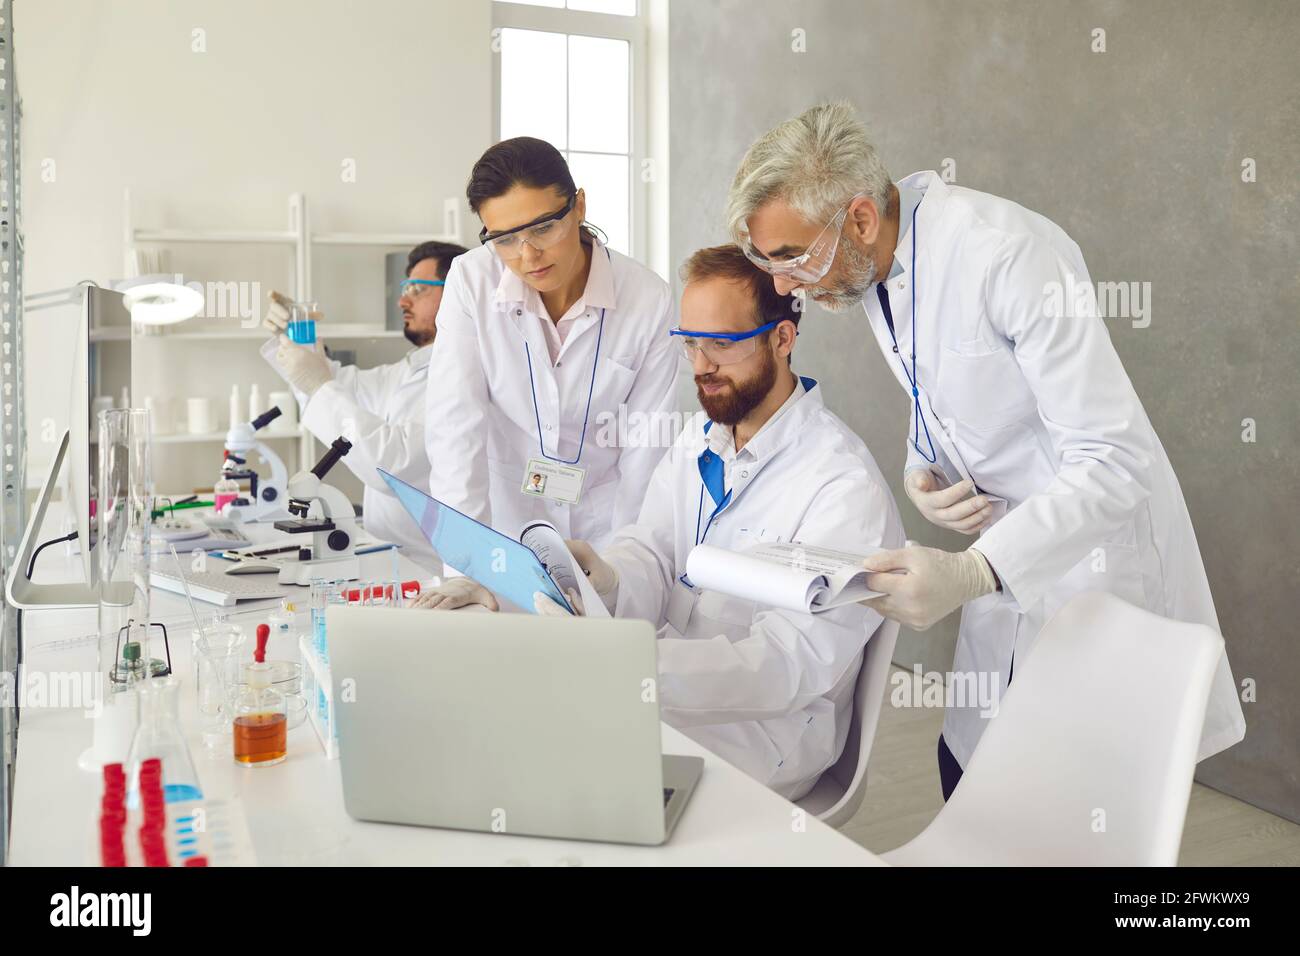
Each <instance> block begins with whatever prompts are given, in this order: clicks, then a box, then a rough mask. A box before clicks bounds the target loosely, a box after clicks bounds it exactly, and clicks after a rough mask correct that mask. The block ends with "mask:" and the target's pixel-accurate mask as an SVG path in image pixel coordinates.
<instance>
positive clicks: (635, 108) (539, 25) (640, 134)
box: [491, 0, 653, 262]
mask: <svg viewBox="0 0 1300 956" xmlns="http://www.w3.org/2000/svg"><path fill="white" fill-rule="evenodd" d="M491 2H492V52H493V56H492V135H493V141H494V142H499V141H500V140H501V52H500V36H501V34H500V31H501V30H503V29H516V30H539V31H542V32H545V33H563V34H565V35H566V36H569V35H580V36H590V37H598V38H601V39H609V40H625V41H627V44H628V131H627V135H628V152H627V158H628V163H627V175H628V184H627V187H628V192H627V194H628V200H629V202H628V205H629V208H628V249H627V254H628V255H629V256H630V257H632V258H633V259H637V260H639V261H643V262H644V261H645V260H646V257H647V256H648V255H649V253H650V236H649V220H650V216H649V209H648V206H649V197H648V190H647V188H646V183H644V182H643V181H642V177H641V174H640V173H641V167H642V164H643V163H644V162H645V161H646V160H647V159H648V158H650V157H651V156H652V155H653V153H652V152H651V149H650V143H649V118H648V116H647V113H648V104H649V97H648V92H647V91H648V83H649V78H648V62H649V56H648V54H647V46H646V45H647V33H648V30H647V28H646V6H647V3H646V0H637V9H636V13H635V14H634V15H632V16H623V15H621V14H616V13H591V12H588V11H586V10H570V9H568V8H554V7H539V6H533V5H531V4H524V3H511V2H508V0H491ZM565 42H566V49H567V42H568V41H567V40H566V41H565ZM565 82H566V84H567V82H568V70H567V68H566V70H565ZM566 89H567V86H566ZM564 115H565V124H566V128H567V125H568V123H569V104H568V98H567V96H566V98H565V104H564ZM561 152H564V153H566V154H567V153H569V152H578V153H591V154H592V155H596V156H602V155H603V156H621V155H623V154H622V153H608V152H600V151H593V150H586V149H579V150H571V149H570V148H569V147H568V145H567V144H566V147H565V148H564V149H563V150H561ZM578 185H579V186H581V185H582V184H581V183H579V184H578ZM597 225H599V223H597Z"/></svg>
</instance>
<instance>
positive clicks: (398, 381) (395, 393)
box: [262, 330, 443, 575]
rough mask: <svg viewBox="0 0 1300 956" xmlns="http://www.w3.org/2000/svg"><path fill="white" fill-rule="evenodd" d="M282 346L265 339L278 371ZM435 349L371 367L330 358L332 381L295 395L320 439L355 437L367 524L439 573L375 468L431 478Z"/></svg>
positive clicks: (418, 480)
mask: <svg viewBox="0 0 1300 956" xmlns="http://www.w3.org/2000/svg"><path fill="white" fill-rule="evenodd" d="M326 331H328V330H326ZM278 348H279V341H278V340H277V339H270V340H269V341H267V342H266V344H265V345H263V346H262V356H263V357H264V358H265V359H266V360H267V361H268V362H269V363H270V364H271V367H272V368H274V369H275V370H276V371H277V372H279V371H280V369H279V366H278V365H276V363H275V353H276V351H277V349H278ZM431 349H432V346H428V345H426V346H424V347H423V348H418V349H413V350H412V351H410V352H408V353H407V354H406V355H405V356H404V357H403V358H402V359H401V361H398V362H393V363H392V364H391V365H378V366H376V367H374V368H367V369H359V368H357V367H356V366H355V365H340V364H339V363H338V362H337V361H331V363H330V364H331V365H332V367H333V369H334V378H333V380H332V381H329V382H326V383H325V384H324V385H322V386H321V387H320V388H319V389H317V390H316V392H315V394H314V395H312V396H311V398H310V399H308V398H307V396H306V395H304V394H303V393H302V392H300V391H298V390H297V389H295V390H294V395H295V397H296V398H297V399H298V405H299V417H300V420H301V421H302V423H303V424H304V425H305V426H306V427H307V430H308V431H310V432H311V433H312V434H313V435H315V436H316V438H318V439H319V440H320V441H322V442H323V443H324V444H325V445H326V446H328V445H329V444H330V443H331V442H333V441H334V439H336V438H338V437H339V436H340V435H342V436H343V437H344V438H346V439H347V440H348V441H350V442H351V443H352V450H351V451H349V452H348V453H347V455H345V456H344V457H343V460H342V463H343V464H344V465H346V466H347V467H348V468H349V469H351V471H352V473H353V474H354V475H356V476H357V477H358V478H360V479H361V481H362V483H363V484H364V485H365V491H364V493H363V495H362V502H361V507H362V522H363V524H364V525H365V529H366V531H367V532H368V533H369V534H370V535H371V536H372V537H375V538H378V539H380V540H381V541H391V542H393V543H394V544H397V545H400V546H401V548H402V554H403V555H405V556H406V557H408V558H410V559H411V560H412V561H414V562H416V563H417V564H419V565H420V566H421V567H422V568H424V569H425V570H427V571H429V572H430V573H431V574H434V575H438V574H441V573H442V570H443V568H442V562H441V560H439V558H438V556H437V555H436V554H434V552H433V549H432V548H431V547H430V546H429V542H428V539H427V538H425V537H424V535H423V534H422V533H421V532H420V528H419V526H418V525H417V524H416V523H415V522H414V521H413V520H412V519H411V517H410V515H408V514H407V512H406V509H405V508H403V507H402V505H401V503H400V502H399V501H398V500H397V498H396V496H395V495H394V494H393V493H392V491H390V490H389V488H388V485H387V484H386V483H385V482H384V479H383V478H382V477H381V476H380V474H379V472H378V471H376V469H377V468H383V469H384V470H385V471H387V472H389V473H390V474H393V475H396V476H397V477H398V478H401V479H402V480H403V481H405V482H408V483H409V484H412V485H415V486H416V487H417V488H418V487H421V486H423V485H424V483H425V482H427V481H428V480H429V460H428V458H426V457H425V454H424V391H425V388H424V382H425V376H426V375H427V373H428V368H429V353H430V351H431Z"/></svg>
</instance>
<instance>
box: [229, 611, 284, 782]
mask: <svg viewBox="0 0 1300 956" xmlns="http://www.w3.org/2000/svg"><path fill="white" fill-rule="evenodd" d="M270 636H271V628H270V627H269V626H267V625H266V624H259V625H257V650H256V651H254V652H253V663H252V664H250V665H248V686H247V688H245V690H244V692H243V693H242V694H240V695H239V699H238V700H237V701H236V702H235V721H234V728H235V734H234V738H235V760H236V761H237V762H239V763H242V764H243V765H244V766H246V767H270V766H273V765H274V764H277V763H280V762H281V761H282V760H284V758H285V755H286V754H287V752H288V750H287V743H286V737H287V734H288V729H289V720H288V713H287V711H286V710H285V703H284V695H283V694H281V693H280V692H279V691H278V690H276V689H275V688H274V687H272V686H271V678H272V670H271V665H270V664H268V663H266V642H267V639H268V638H270Z"/></svg>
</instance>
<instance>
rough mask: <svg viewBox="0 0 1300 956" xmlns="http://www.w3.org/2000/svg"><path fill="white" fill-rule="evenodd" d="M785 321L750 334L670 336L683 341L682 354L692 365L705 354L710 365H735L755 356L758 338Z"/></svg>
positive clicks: (673, 332)
mask: <svg viewBox="0 0 1300 956" xmlns="http://www.w3.org/2000/svg"><path fill="white" fill-rule="evenodd" d="M784 321H786V320H785V319H777V320H776V321H774V322H769V323H767V325H760V326H759V327H758V328H756V329H750V330H749V331H748V332H692V331H690V330H689V329H671V330H669V332H668V334H669V335H675V336H678V337H679V338H680V339H681V340H682V354H683V355H685V356H686V360H687V361H688V362H690V363H691V364H694V363H695V356H697V355H699V354H701V353H703V355H704V357H705V359H707V360H708V362H709V364H710V365H735V364H736V363H737V362H743V361H745V359H747V358H749V357H750V356H751V355H753V354H754V350H755V349H757V348H758V338H757V337H758V336H760V335H762V334H763V333H764V332H770V331H771V330H772V329H774V328H776V327H777V326H778V325H780V324H781V323H782V322H784Z"/></svg>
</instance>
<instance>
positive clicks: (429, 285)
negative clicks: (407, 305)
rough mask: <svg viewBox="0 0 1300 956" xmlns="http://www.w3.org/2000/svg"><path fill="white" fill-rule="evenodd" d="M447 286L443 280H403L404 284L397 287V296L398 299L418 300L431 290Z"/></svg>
mask: <svg viewBox="0 0 1300 956" xmlns="http://www.w3.org/2000/svg"><path fill="white" fill-rule="evenodd" d="M446 284H447V283H446V282H444V281H443V280H442V279H403V280H402V284H401V285H400V286H398V287H397V296H398V298H403V297H405V298H407V299H418V298H419V297H420V296H422V295H424V294H425V293H426V292H428V291H430V290H431V289H434V288H437V287H440V286H444V285H446Z"/></svg>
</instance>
